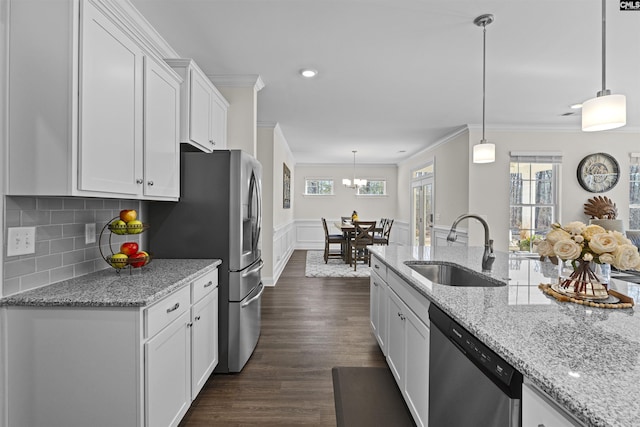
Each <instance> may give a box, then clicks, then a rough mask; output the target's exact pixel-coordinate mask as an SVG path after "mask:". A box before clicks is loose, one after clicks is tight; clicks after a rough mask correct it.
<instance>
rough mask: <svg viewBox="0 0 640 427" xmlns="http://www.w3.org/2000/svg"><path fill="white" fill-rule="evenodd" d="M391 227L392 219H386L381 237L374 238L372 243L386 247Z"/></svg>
mask: <svg viewBox="0 0 640 427" xmlns="http://www.w3.org/2000/svg"><path fill="white" fill-rule="evenodd" d="M392 225H393V220H392V219H386V221H385V223H384V226H383V227H382V235H380V236H375V237H374V239H373V243H375V244H376V245H388V244H389V235H390V234H391V226H392Z"/></svg>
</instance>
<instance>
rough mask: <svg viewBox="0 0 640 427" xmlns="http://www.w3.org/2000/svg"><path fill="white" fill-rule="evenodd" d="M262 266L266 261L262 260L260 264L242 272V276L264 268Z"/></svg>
mask: <svg viewBox="0 0 640 427" xmlns="http://www.w3.org/2000/svg"><path fill="white" fill-rule="evenodd" d="M262 267H264V261H262V260H260V262H259V263H258V265H256V266H255V267H253V268H251V269H249V270H247V271H245V272H243V273H242V277H243V278H244V277H247V276H250V275H252V274H253V273H255V272H256V271H260V270H262Z"/></svg>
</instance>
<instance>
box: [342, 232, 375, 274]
mask: <svg viewBox="0 0 640 427" xmlns="http://www.w3.org/2000/svg"><path fill="white" fill-rule="evenodd" d="M353 226H354V235H353V239H352V240H350V242H349V247H350V249H349V251H350V255H351V257H350V258H351V263H352V264H353V270H354V271H355V270H356V269H357V266H358V261H366V262H367V264H368V265H369V266H371V256H370V255H369V251H368V250H367V246H368V245H373V237H374V236H373V233H374V232H375V228H376V222H375V221H355V222H354V223H353Z"/></svg>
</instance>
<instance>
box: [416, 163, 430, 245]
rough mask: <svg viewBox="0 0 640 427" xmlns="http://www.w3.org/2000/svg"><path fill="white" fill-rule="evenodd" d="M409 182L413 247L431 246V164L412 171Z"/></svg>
mask: <svg viewBox="0 0 640 427" xmlns="http://www.w3.org/2000/svg"><path fill="white" fill-rule="evenodd" d="M412 177H413V179H412V181H411V215H412V217H413V220H412V233H411V237H412V242H411V244H412V245H414V246H431V242H432V231H433V198H434V197H433V190H434V173H433V162H431V163H429V164H427V165H426V166H425V167H423V168H421V169H420V170H417V171H414V172H413V174H412Z"/></svg>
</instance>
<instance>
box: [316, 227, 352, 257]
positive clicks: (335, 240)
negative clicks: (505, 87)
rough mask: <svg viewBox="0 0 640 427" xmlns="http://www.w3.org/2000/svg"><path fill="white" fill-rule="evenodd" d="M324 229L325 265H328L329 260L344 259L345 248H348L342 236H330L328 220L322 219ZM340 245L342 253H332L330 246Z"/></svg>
mask: <svg viewBox="0 0 640 427" xmlns="http://www.w3.org/2000/svg"><path fill="white" fill-rule="evenodd" d="M322 228H324V263H325V264H326V263H327V261H328V260H329V258H343V257H344V254H343V252H342V250H343V248H344V247H346V242H347V241H346V239H345V238H344V236H343V235H342V234H329V228H328V227H327V220H326V219H324V218H322ZM331 244H336V245H340V252H335V251H331V249H330V245H331Z"/></svg>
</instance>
